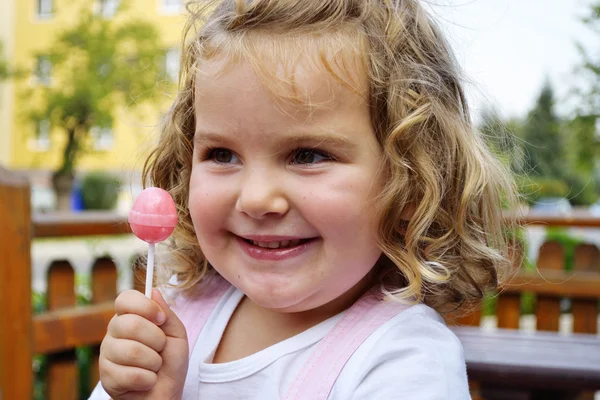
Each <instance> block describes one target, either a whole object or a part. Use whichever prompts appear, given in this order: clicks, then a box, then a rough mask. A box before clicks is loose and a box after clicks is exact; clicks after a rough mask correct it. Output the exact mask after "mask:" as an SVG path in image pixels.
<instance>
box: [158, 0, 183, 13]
mask: <svg viewBox="0 0 600 400" xmlns="http://www.w3.org/2000/svg"><path fill="white" fill-rule="evenodd" d="M159 1H162V9H163V11H164V12H166V13H170V14H172V13H179V12H181V10H182V8H183V1H182V0H159Z"/></svg>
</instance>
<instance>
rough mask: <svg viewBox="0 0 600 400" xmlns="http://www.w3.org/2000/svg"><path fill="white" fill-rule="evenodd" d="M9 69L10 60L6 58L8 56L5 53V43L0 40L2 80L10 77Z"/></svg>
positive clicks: (0, 79)
mask: <svg viewBox="0 0 600 400" xmlns="http://www.w3.org/2000/svg"><path fill="white" fill-rule="evenodd" d="M9 75H10V74H9V71H8V61H7V60H6V56H5V55H4V45H3V44H2V42H0V82H2V81H3V80H6V79H8V77H9Z"/></svg>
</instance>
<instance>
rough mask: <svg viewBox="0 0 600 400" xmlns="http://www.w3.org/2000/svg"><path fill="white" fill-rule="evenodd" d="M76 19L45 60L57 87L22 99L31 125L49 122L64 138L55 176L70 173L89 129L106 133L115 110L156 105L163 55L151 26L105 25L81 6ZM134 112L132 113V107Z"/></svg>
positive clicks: (112, 22) (32, 92)
mask: <svg viewBox="0 0 600 400" xmlns="http://www.w3.org/2000/svg"><path fill="white" fill-rule="evenodd" d="M80 4H82V7H81V10H80V12H79V13H78V15H79V19H78V20H77V21H76V22H75V23H74V24H73V25H71V26H68V27H67V28H66V29H65V30H63V31H62V32H61V33H60V34H59V35H58V36H57V37H56V38H55V40H54V42H53V43H52V45H51V47H50V49H49V51H48V52H46V53H44V54H39V55H40V56H41V55H44V56H47V57H48V58H49V59H50V61H51V63H52V74H53V79H56V80H57V82H56V84H53V85H50V86H42V85H39V86H35V87H34V88H32V89H30V90H29V91H27V92H26V93H25V96H27V97H29V98H31V99H33V100H35V101H32V102H30V103H32V104H40V106H39V107H38V108H36V109H34V110H33V111H31V112H29V113H28V115H27V116H28V118H29V119H30V120H31V121H32V122H35V121H40V120H42V119H49V120H50V123H51V125H52V126H53V127H54V128H58V130H59V131H60V132H62V134H63V135H65V137H66V141H65V143H66V144H65V147H64V149H63V155H62V162H61V166H60V168H59V171H58V172H59V173H61V174H68V173H72V171H73V170H74V169H75V167H76V164H77V161H78V159H79V157H80V155H81V154H82V153H84V152H86V151H90V150H89V149H87V148H86V143H87V142H88V140H87V139H88V138H89V134H90V129H91V128H92V127H94V126H98V127H110V126H112V125H113V120H114V115H115V112H116V109H117V107H118V106H125V105H126V106H128V107H129V110H131V109H133V108H135V107H134V106H137V105H139V104H141V103H145V102H148V103H156V102H158V101H159V98H158V96H156V93H161V88H160V87H158V86H159V85H157V83H158V82H164V83H165V84H167V83H166V81H164V80H161V66H160V63H159V60H160V59H161V57H162V55H163V51H162V47H161V44H160V36H159V33H158V30H157V29H156V27H155V26H154V25H152V24H151V23H149V22H146V21H142V20H134V19H131V18H111V19H105V18H103V17H102V16H100V15H94V14H93V13H92V11H91V10H90V7H89V3H88V2H83V3H80ZM132 106H133V107H132Z"/></svg>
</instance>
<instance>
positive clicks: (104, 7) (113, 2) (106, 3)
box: [94, 0, 119, 18]
mask: <svg viewBox="0 0 600 400" xmlns="http://www.w3.org/2000/svg"><path fill="white" fill-rule="evenodd" d="M118 9H119V0H97V1H96V3H95V7H94V11H95V13H96V14H97V15H102V16H103V17H104V18H111V17H113V16H114V15H115V14H116V13H117V10H118Z"/></svg>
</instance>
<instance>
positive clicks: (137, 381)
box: [99, 290, 188, 400]
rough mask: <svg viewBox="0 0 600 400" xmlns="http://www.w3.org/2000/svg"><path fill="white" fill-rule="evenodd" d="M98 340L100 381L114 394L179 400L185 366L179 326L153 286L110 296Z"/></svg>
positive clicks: (119, 398)
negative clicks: (111, 305) (111, 309)
mask: <svg viewBox="0 0 600 400" xmlns="http://www.w3.org/2000/svg"><path fill="white" fill-rule="evenodd" d="M115 311H116V315H115V316H114V317H113V319H112V320H111V321H110V323H109V325H108V330H107V332H106V336H105V337H104V340H103V341H102V345H101V346H100V362H99V364H100V365H99V367H100V381H101V382H102V386H103V387H104V390H106V392H107V393H108V394H109V395H110V396H111V397H112V398H113V399H114V400H135V399H147V400H179V399H181V395H182V392H183V384H184V382H185V376H186V374H187V369H188V341H187V334H186V332H185V328H184V326H183V324H182V323H181V321H180V320H179V318H177V316H176V315H175V314H174V313H173V312H172V311H171V310H170V309H169V306H168V305H167V303H166V302H165V300H164V299H163V298H162V296H161V295H160V293H159V292H158V290H154V291H153V292H152V300H150V299H148V298H147V297H146V296H144V294H143V293H140V292H138V291H135V290H128V291H126V292H123V293H121V294H120V295H119V297H117V299H116V301H115Z"/></svg>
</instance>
